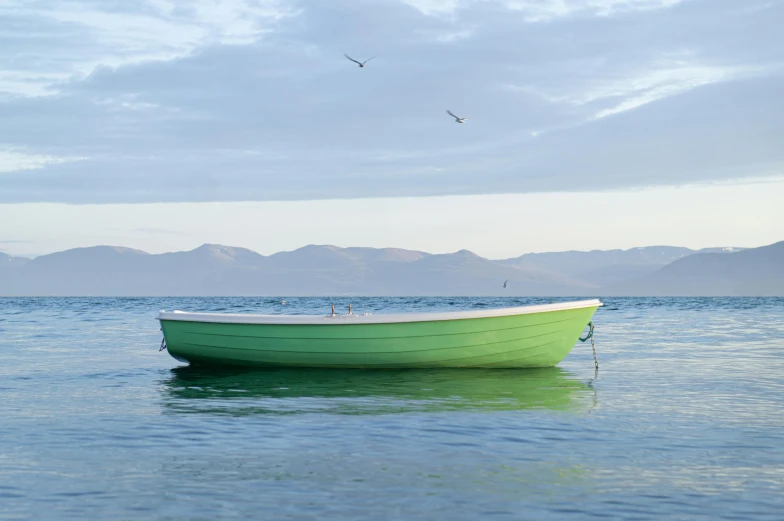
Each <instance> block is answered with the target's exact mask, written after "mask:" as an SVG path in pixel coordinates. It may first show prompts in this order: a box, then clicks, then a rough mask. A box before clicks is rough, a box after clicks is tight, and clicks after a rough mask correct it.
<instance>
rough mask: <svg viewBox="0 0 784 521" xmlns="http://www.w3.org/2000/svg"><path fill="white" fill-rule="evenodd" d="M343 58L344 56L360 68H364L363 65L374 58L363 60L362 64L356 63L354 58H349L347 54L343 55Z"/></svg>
mask: <svg viewBox="0 0 784 521" xmlns="http://www.w3.org/2000/svg"><path fill="white" fill-rule="evenodd" d="M343 56H345V57H346V58H348V59H349V60H351V61H353V62H354V63H356V64H357V65H359V66H360V67H364V66H365V64H366V63H367V62H369V61H370V60H372V59H373V58H375V56H373V58H368V59H367V60H365V61H363V62H360V61H357V60H355V59H354V58H352V57H351V56H349V55H348V54H344V55H343Z"/></svg>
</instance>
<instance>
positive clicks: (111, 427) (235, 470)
mask: <svg viewBox="0 0 784 521" xmlns="http://www.w3.org/2000/svg"><path fill="white" fill-rule="evenodd" d="M280 300H281V299H267V298H220V299H218V298H197V299H194V298H171V299H161V298H150V299H138V298H137V299H108V298H45V299H41V298H38V299H14V298H10V299H9V298H5V299H2V298H0V519H101V520H111V519H123V520H125V519H128V520H132V519H140V520H142V519H143V520H156V519H203V520H217V519H276V520H278V519H282V520H289V519H303V520H304V519H314V520H316V519H318V520H324V519H341V520H351V519H357V520H359V519H362V520H365V519H377V520H381V519H401V520H414V519H422V520H436V519H444V520H462V519H471V520H474V519H521V518H523V519H525V518H529V519H592V518H607V519H657V520H661V519H711V520H715V519H770V520H774V519H775V520H781V519H784V299H754V298H743V299H661V298H657V299H606V300H605V304H606V306H605V307H604V308H601V309H600V310H599V311H598V312H597V313H596V315H595V317H594V322H595V324H596V350H597V353H598V357H599V364H600V369H599V372H598V376H597V375H596V374H595V373H594V367H593V357H592V355H591V348H590V345H589V344H580V343H578V345H576V346H575V348H574V350H573V351H572V353H571V354H570V355H569V356H568V357H567V359H566V360H565V361H564V362H563V363H561V364H560V365H559V366H558V367H557V368H553V369H549V370H520V371H515V370H445V371H427V370H419V371H318V370H315V371H302V370H275V371H254V372H241V371H236V370H233V371H226V370H224V371H212V372H206V371H203V370H196V369H191V368H188V367H185V366H183V365H182V364H180V363H179V362H177V361H175V360H174V359H172V358H171V357H170V356H169V355H168V354H167V353H166V352H165V351H164V352H161V353H159V352H158V346H159V344H160V340H161V335H160V332H159V329H158V323H157V322H156V321H155V320H154V316H155V314H156V312H157V311H158V310H159V309H164V308H165V309H170V310H171V309H183V310H209V311H233V312H251V311H256V312H273V313H281V312H287V313H326V312H327V311H328V310H329V304H330V303H332V302H333V301H334V302H335V303H336V304H337V305H338V308H339V309H342V308H343V307H344V306H346V305H347V304H348V302H349V301H348V300H346V299H315V298H314V299H296V298H287V299H286V300H287V303H286V305H285V306H283V305H281V304H280ZM560 300H563V299H560ZM549 301H552V299H475V298H472V299H459V298H450V299H445V298H438V299H435V298H416V299H382V298H354V299H351V303H352V304H353V306H354V310H355V311H356V312H373V313H379V312H382V311H400V310H443V309H474V308H480V307H502V306H510V305H520V304H528V303H540V302H549Z"/></svg>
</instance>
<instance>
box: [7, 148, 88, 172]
mask: <svg viewBox="0 0 784 521" xmlns="http://www.w3.org/2000/svg"><path fill="white" fill-rule="evenodd" d="M86 159H87V158H85V157H62V156H61V157H58V156H52V155H44V154H31V153H27V152H25V151H23V150H18V149H13V148H2V147H0V173H3V172H19V171H23V170H36V169H39V168H44V167H45V166H47V165H58V164H63V163H68V162H72V161H84V160H86Z"/></svg>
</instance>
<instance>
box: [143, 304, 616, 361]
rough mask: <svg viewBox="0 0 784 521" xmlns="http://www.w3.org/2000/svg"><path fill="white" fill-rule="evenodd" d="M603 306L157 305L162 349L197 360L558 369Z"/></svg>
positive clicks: (181, 358)
mask: <svg viewBox="0 0 784 521" xmlns="http://www.w3.org/2000/svg"><path fill="white" fill-rule="evenodd" d="M601 305H602V303H601V302H599V301H598V300H584V301H579V302H561V303H556V304H544V305H536V306H524V307H515V308H503V309H490V310H480V311H453V312H442V313H405V314H388V315H384V314H380V315H370V314H354V313H352V312H351V311H350V310H349V313H348V314H335V313H334V310H333V312H332V313H330V314H328V315H324V316H321V315H317V316H314V315H254V314H223V313H186V312H182V311H172V312H167V311H161V312H160V313H159V314H158V317H157V318H158V320H159V321H160V323H161V329H162V331H163V336H164V341H165V346H166V347H167V348H168V351H169V354H170V355H171V356H173V357H174V358H175V359H177V360H179V361H182V362H188V363H190V364H192V365H236V366H249V367H253V366H255V367H281V366H283V367H322V368H327V367H329V368H364V369H373V368H379V369H380V368H398V369H400V368H437V367H485V368H532V367H552V366H554V365H556V364H557V363H559V362H560V361H561V360H563V359H564V358H565V357H566V355H567V354H569V351H571V349H572V347H573V346H574V344H575V342H576V341H577V339H578V338H579V337H580V333H581V332H582V331H583V329H584V328H585V326H586V325H587V324H588V322H589V321H590V320H591V317H592V316H593V314H594V312H595V311H596V309H597V308H599V306H601Z"/></svg>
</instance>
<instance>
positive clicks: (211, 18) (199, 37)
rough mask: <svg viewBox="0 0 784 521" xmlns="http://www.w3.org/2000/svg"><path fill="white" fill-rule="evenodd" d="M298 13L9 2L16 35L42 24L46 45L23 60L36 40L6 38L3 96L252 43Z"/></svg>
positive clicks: (264, 8) (169, 4)
mask: <svg viewBox="0 0 784 521" xmlns="http://www.w3.org/2000/svg"><path fill="white" fill-rule="evenodd" d="M295 13H296V11H295V10H294V9H293V8H292V7H290V6H289V5H288V3H286V2H285V0H195V1H192V2H188V3H187V4H181V3H175V2H173V1H170V0H145V1H140V2H128V3H125V4H123V3H119V4H118V3H108V2H101V1H99V0H63V1H58V2H27V1H24V0H8V1H6V2H3V3H0V17H2V18H4V19H5V20H7V21H8V23H9V25H10V26H12V27H13V26H20V27H24V25H26V24H28V23H29V24H35V25H36V26H37V27H39V28H40V29H39V30H43V32H44V35H45V37H44V41H42V42H41V44H42V45H41V46H40V47H27V48H24V49H23V51H22V52H20V53H15V52H13V51H14V48H15V47H17V46H19V47H21V46H22V45H23V44H24V43H25V42H26V41H28V40H29V39H30V36H29V35H28V34H26V33H24V32H23V31H21V30H20V31H19V32H14V31H10V32H8V33H7V34H6V37H5V40H6V41H10V42H11V45H7V46H6V50H5V52H4V53H3V54H2V55H0V60H1V61H0V65H2V69H3V71H4V72H3V73H2V74H0V93H5V94H6V95H8V94H10V95H20V96H41V95H45V94H51V93H54V92H56V89H55V85H56V84H57V83H59V82H62V81H64V80H66V79H69V78H83V77H85V76H87V75H88V74H90V73H91V72H92V71H94V70H95V69H96V68H97V67H100V66H104V67H120V66H123V65H128V64H135V63H143V62H146V61H161V60H164V61H165V60H171V59H174V58H177V57H181V56H185V55H188V54H189V53H192V52H194V51H197V50H198V49H201V48H204V47H206V46H209V45H214V44H247V43H251V42H254V41H256V40H258V39H259V38H261V37H262V36H263V35H264V34H265V33H267V32H269V31H271V30H272V29H273V28H274V27H275V24H276V23H277V22H278V21H279V20H281V19H282V18H285V17H287V16H291V15H293V14H295ZM9 51H10V52H9Z"/></svg>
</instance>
